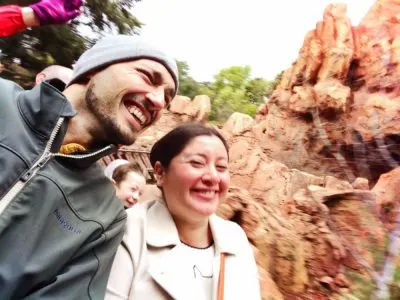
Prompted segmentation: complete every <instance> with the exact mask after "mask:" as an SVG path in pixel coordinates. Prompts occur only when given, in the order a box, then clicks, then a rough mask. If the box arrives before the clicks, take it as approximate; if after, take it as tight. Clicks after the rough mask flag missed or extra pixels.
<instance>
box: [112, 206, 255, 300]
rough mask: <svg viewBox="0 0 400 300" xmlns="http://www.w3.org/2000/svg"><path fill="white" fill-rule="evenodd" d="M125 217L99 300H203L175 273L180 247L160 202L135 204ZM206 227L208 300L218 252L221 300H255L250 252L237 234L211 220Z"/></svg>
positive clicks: (233, 226)
mask: <svg viewBox="0 0 400 300" xmlns="http://www.w3.org/2000/svg"><path fill="white" fill-rule="evenodd" d="M127 214H128V219H127V224H126V233H125V236H124V238H123V242H122V244H121V245H120V246H119V248H118V251H117V254H116V257H115V260H114V263H113V267H112V270H111V274H110V277H109V280H108V286H107V292H106V297H105V299H106V300H116V299H126V300H128V299H129V300H132V299H135V300H164V299H178V300H183V299H185V300H186V299H187V300H197V299H198V300H200V299H202V300H203V299H204V298H201V297H200V295H202V291H201V290H199V285H197V284H195V282H194V280H195V279H194V278H188V277H187V276H183V274H184V272H182V271H181V268H182V267H184V266H182V265H181V264H180V262H181V261H182V260H181V257H180V253H181V251H180V250H181V249H180V248H181V247H183V245H182V243H181V242H180V239H179V236H178V231H177V228H176V226H175V223H174V221H173V219H172V217H171V215H170V213H169V211H168V209H167V207H166V205H165V203H164V201H162V200H156V201H150V202H144V203H140V204H137V205H136V206H134V207H133V208H131V209H128V210H127ZM210 227H211V232H212V235H213V239H214V245H215V249H216V251H215V256H214V277H213V298H212V299H210V300H216V299H217V287H218V274H219V269H220V253H221V252H223V253H226V259H225V287H224V291H225V297H224V300H236V299H238V300H239V299H240V300H258V299H261V297H260V287H259V279H258V273H257V266H256V263H255V260H254V255H253V251H252V248H251V246H250V244H249V242H248V240H247V237H246V235H245V233H244V231H243V230H242V228H241V227H240V226H239V225H237V224H236V223H234V222H230V221H226V220H223V219H221V218H220V217H218V216H216V215H212V216H210Z"/></svg>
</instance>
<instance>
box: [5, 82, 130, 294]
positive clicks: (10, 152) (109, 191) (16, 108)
mask: <svg viewBox="0 0 400 300" xmlns="http://www.w3.org/2000/svg"><path fill="white" fill-rule="evenodd" d="M74 115H75V111H74V110H73V108H72V106H71V104H70V103H69V102H68V101H67V99H66V98H65V97H64V96H63V94H62V93H61V92H60V91H58V90H57V89H56V88H54V87H53V86H51V85H50V84H48V83H42V84H41V85H40V86H38V87H35V88H34V89H33V90H30V91H24V90H23V89H22V88H21V87H19V86H18V85H16V84H15V83H13V82H10V81H7V80H3V79H0V299H2V300H7V299H21V298H25V299H96V300H97V299H103V297H104V292H105V287H106V284H107V278H108V274H109V271H110V268H111V265H112V260H113V257H114V254H115V251H116V249H117V246H118V244H119V243H120V241H121V239H122V234H123V226H124V223H125V218H126V214H125V212H124V210H123V206H122V204H121V201H120V200H118V199H117V198H116V196H115V192H114V188H113V186H112V184H111V183H110V181H109V180H108V179H107V178H106V177H105V176H104V175H103V171H102V169H101V167H100V166H99V165H98V164H97V163H95V161H96V160H98V159H99V158H100V157H101V156H104V155H107V154H109V153H111V152H112V151H114V150H115V147H114V146H108V147H105V148H104V149H100V150H99V151H93V152H91V153H80V154H75V155H70V156H64V155H60V154H57V152H58V149H59V148H60V145H61V142H62V140H63V138H64V135H65V132H66V130H67V123H68V122H67V121H68V119H69V118H71V117H73V116H74Z"/></svg>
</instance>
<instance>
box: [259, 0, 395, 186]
mask: <svg viewBox="0 0 400 300" xmlns="http://www.w3.org/2000/svg"><path fill="white" fill-rule="evenodd" d="M399 15H400V3H399V1H398V0H379V1H377V3H376V4H375V5H374V6H373V7H372V8H371V10H370V11H369V13H368V14H367V16H366V17H365V18H364V19H363V21H362V22H361V24H360V25H359V26H357V27H355V28H353V27H352V26H351V25H350V22H349V20H348V18H347V17H346V7H345V5H329V6H328V7H327V8H326V10H325V13H324V17H323V21H321V22H319V23H318V24H317V27H316V29H315V30H312V31H310V32H309V33H308V34H307V36H306V38H305V40H304V44H303V47H302V48H301V50H300V53H299V58H298V59H297V60H296V62H294V63H293V65H292V67H291V68H289V69H288V70H287V71H286V72H285V73H284V75H283V78H282V81H281V83H280V85H279V86H278V88H277V90H275V91H274V93H273V95H272V97H271V99H270V100H269V102H268V103H267V104H265V105H263V107H261V108H260V109H259V113H258V115H257V117H256V120H258V121H259V123H258V125H257V126H256V128H255V132H254V136H255V137H256V138H258V139H261V143H262V146H263V148H264V152H266V153H269V155H271V156H272V157H273V158H275V159H277V160H279V161H282V162H284V163H285V164H287V165H288V166H289V167H294V168H299V169H302V170H306V171H309V172H312V173H316V174H326V173H331V174H335V175H336V176H339V177H341V178H346V179H348V180H351V181H352V180H354V179H355V178H356V177H365V178H369V179H370V181H371V183H373V182H374V181H376V180H377V179H378V178H379V175H380V174H382V173H384V172H387V171H389V170H391V169H392V168H394V167H396V166H398V165H399V162H400V150H399V149H400V145H399V144H400V38H399V36H400V18H399ZM260 128H262V130H261V131H260V130H259V129H260ZM293 151H295V152H296V159H295V160H293V159H292V158H293V156H290V155H288V152H291V153H293Z"/></svg>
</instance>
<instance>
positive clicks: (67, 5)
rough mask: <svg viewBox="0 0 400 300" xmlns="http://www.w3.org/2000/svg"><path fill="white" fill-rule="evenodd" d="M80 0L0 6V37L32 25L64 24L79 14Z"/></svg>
mask: <svg viewBox="0 0 400 300" xmlns="http://www.w3.org/2000/svg"><path fill="white" fill-rule="evenodd" d="M82 4H83V1H82V0H42V1H39V2H37V3H35V4H32V5H30V6H28V7H20V6H17V5H5V6H1V7H0V24H1V26H0V37H4V36H9V35H12V34H14V33H17V32H19V31H22V30H24V29H26V28H27V27H32V26H45V25H51V24H64V23H66V22H68V21H69V20H72V19H74V18H76V17H77V16H78V15H79V14H80V7H81V5H82Z"/></svg>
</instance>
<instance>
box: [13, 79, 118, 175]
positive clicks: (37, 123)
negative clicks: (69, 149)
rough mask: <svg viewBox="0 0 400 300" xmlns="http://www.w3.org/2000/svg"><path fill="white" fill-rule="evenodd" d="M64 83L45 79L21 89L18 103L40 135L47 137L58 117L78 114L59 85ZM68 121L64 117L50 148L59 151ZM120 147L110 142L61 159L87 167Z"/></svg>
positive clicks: (24, 117) (29, 123)
mask: <svg viewBox="0 0 400 300" xmlns="http://www.w3.org/2000/svg"><path fill="white" fill-rule="evenodd" d="M57 87H58V88H62V87H63V86H62V85H61V84H60V83H59V82H58V81H57V80H52V81H48V82H47V81H44V82H42V83H41V84H40V85H38V86H36V87H34V88H33V89H32V90H29V91H24V92H21V94H20V95H19V97H18V106H19V108H20V111H21V114H22V117H23V119H24V120H25V122H26V123H27V125H28V126H29V127H30V128H31V129H32V131H34V132H35V133H36V134H37V136H39V137H40V138H42V139H44V140H47V139H48V138H49V136H50V134H51V132H52V131H53V129H54V127H55V126H56V123H57V121H58V120H59V118H62V117H63V118H65V119H67V120H68V119H69V118H71V117H73V116H75V115H76V111H75V110H74V108H73V107H72V105H71V103H70V102H69V101H68V99H67V98H66V97H65V96H64V95H63V94H62V92H61V90H59V89H58V88H57ZM67 123H68V122H67V121H66V120H64V122H63V124H62V126H61V128H60V130H59V132H58V134H57V136H56V138H55V140H54V142H53V147H52V149H51V151H52V152H58V150H59V148H60V147H61V144H62V141H63V139H64V136H65V133H66V132H67V128H68V124H67ZM116 151H117V147H116V146H115V145H109V146H106V147H103V148H99V149H91V150H90V151H88V152H82V153H79V155H70V156H68V157H59V158H58V160H60V161H63V162H66V163H68V165H70V166H74V167H76V168H87V167H89V166H91V165H93V164H94V163H95V162H96V161H98V160H99V159H100V158H102V157H104V156H106V155H110V154H112V153H115V152H116Z"/></svg>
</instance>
